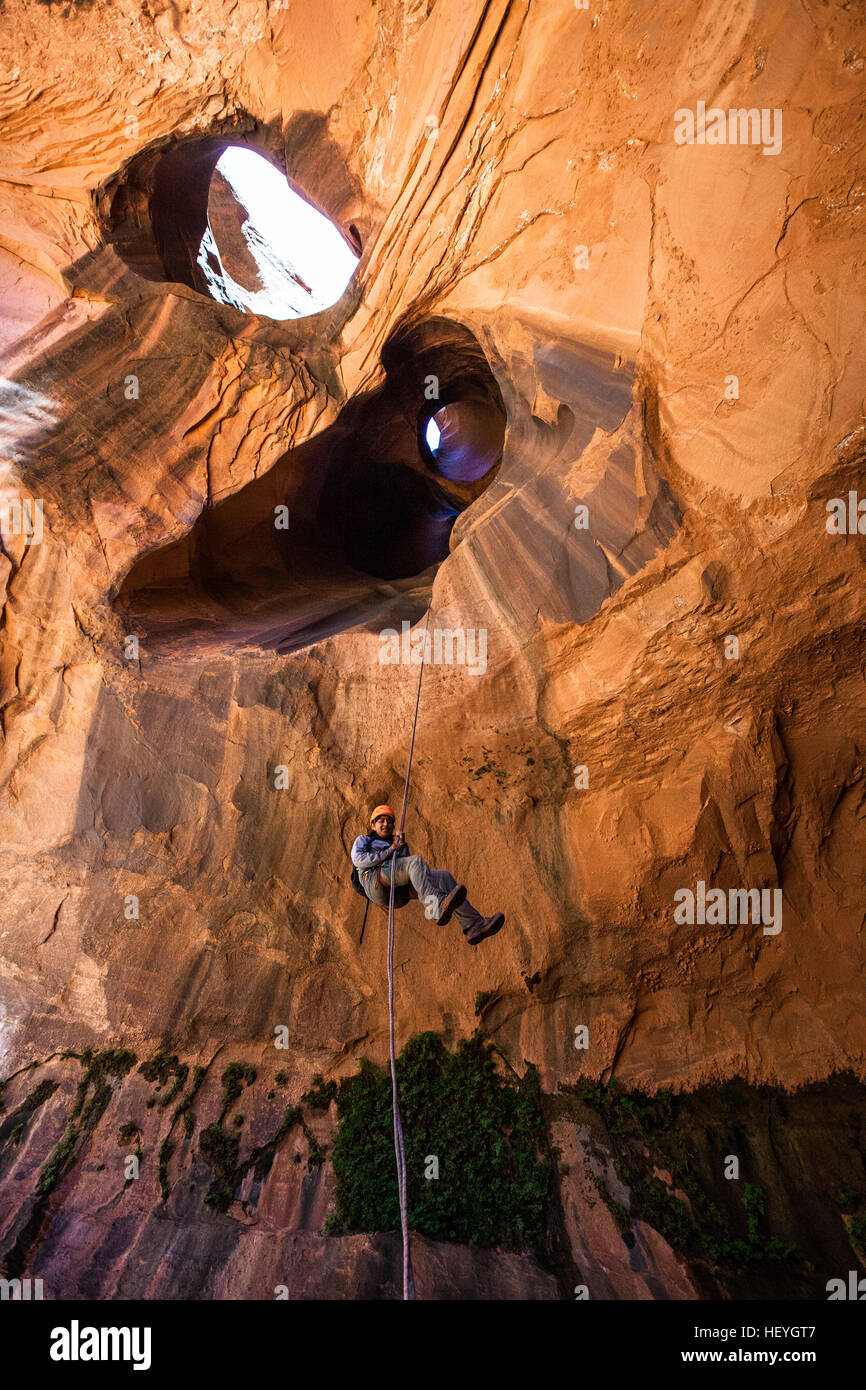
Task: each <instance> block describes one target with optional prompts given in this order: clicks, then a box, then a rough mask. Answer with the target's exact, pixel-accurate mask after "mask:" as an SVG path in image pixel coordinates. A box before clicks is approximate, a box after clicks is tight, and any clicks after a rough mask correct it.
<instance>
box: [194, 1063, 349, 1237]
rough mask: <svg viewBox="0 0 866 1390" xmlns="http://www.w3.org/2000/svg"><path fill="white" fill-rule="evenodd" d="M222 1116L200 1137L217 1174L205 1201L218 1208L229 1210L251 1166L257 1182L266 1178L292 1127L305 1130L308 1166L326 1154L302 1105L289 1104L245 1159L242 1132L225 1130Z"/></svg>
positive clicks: (239, 1118)
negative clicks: (271, 1132) (277, 1121)
mask: <svg viewBox="0 0 866 1390" xmlns="http://www.w3.org/2000/svg"><path fill="white" fill-rule="evenodd" d="M319 1080H321V1078H319ZM223 1084H224V1085H225V1076H224V1077H223ZM247 1084H248V1085H249V1084H251V1083H250V1082H247ZM224 1113H225V1112H223V1114H224ZM222 1120H223V1116H220V1119H219V1120H218V1121H217V1123H216V1124H213V1125H209V1126H208V1128H207V1129H205V1130H203V1131H202V1133H201V1135H200V1137H199V1153H200V1154H201V1156H202V1157H203V1158H204V1159H206V1160H207V1162H208V1163H209V1164H210V1165H211V1167H212V1168H213V1169H214V1178H213V1181H212V1182H211V1185H210V1187H209V1189H208V1193H207V1196H206V1197H205V1202H206V1203H207V1205H208V1206H211V1207H214V1208H215V1209H216V1210H217V1211H227V1210H228V1208H229V1207H230V1206H231V1204H232V1202H233V1201H234V1194H235V1192H236V1191H237V1189H238V1188H239V1187H240V1185H241V1183H242V1182H243V1180H244V1178H245V1176H246V1174H247V1173H248V1172H250V1170H252V1174H253V1178H254V1179H255V1181H256V1182H262V1181H264V1179H265V1178H266V1177H267V1175H268V1173H269V1171H270V1168H271V1164H272V1163H273V1161H274V1155H275V1154H276V1151H277V1148H278V1147H279V1145H280V1143H281V1142H282V1140H283V1139H284V1138H285V1137H286V1135H287V1134H288V1133H289V1131H290V1130H292V1129H294V1128H295V1127H296V1126H300V1128H301V1129H302V1130H303V1133H304V1137H305V1138H306V1141H307V1146H308V1149H309V1158H308V1167H310V1168H313V1167H317V1166H318V1165H319V1164H320V1163H321V1162H322V1161H323V1159H324V1157H325V1150H324V1149H323V1148H321V1147H320V1146H319V1144H318V1143H317V1142H316V1139H315V1136H314V1135H313V1134H312V1133H311V1132H310V1129H309V1127H308V1126H307V1123H306V1121H305V1120H304V1116H303V1112H302V1110H301V1107H300V1106H299V1105H289V1106H287V1107H286V1110H285V1112H284V1114H283V1117H282V1119H281V1120H280V1123H279V1124H278V1125H277V1128H276V1129H275V1130H274V1132H273V1134H272V1135H271V1137H270V1138H269V1139H267V1140H266V1141H265V1143H264V1144H260V1145H258V1146H257V1147H256V1148H254V1149H253V1150H252V1152H251V1153H250V1155H249V1157H248V1158H245V1159H244V1161H243V1163H241V1162H240V1161H239V1157H238V1155H239V1150H240V1135H239V1134H230V1133H228V1132H227V1131H226V1130H224V1129H223V1127H222ZM238 1121H240V1123H241V1124H243V1117H242V1116H240V1115H237V1116H235V1120H234V1124H235V1126H238ZM296 1161H300V1155H298V1156H296Z"/></svg>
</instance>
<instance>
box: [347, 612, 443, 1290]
mask: <svg viewBox="0 0 866 1390" xmlns="http://www.w3.org/2000/svg"><path fill="white" fill-rule="evenodd" d="M429 626H430V609H429V608H428V609H427V622H426V623H425V625H424V646H423V648H422V651H421V670H420V671H419V672H418V694H417V695H416V697H415V718H414V720H413V722H412V742H411V743H410V745H409V762H408V764H407V766H406V781H405V783H404V785H403V808H402V810H401V811H400V832H399V833H400V834H401V835H402V834H403V826H404V824H405V822H406V804H407V802H408V800H409V776H410V774H411V772H412V755H413V753H414V752H415V731H416V729H417V728H418V706H419V705H420V703H421V677H422V676H423V675H424V657H425V656H426V654H427V630H428V628H429ZM396 859H397V850H396V848H395V849H394V851H393V853H392V855H391V859H390V861H389V862H390V867H391V874H390V877H391V888H390V892H389V894H388V1022H389V1041H390V1051H391V1103H392V1106H393V1110H394V1155H395V1157H396V1160H397V1194H398V1197H399V1200H400V1229H401V1231H402V1233H403V1299H404V1301H406V1300H412V1299H414V1297H415V1279H414V1276H413V1274H412V1260H411V1257H410V1254H409V1214H408V1208H407V1203H406V1150H405V1148H404V1146H403V1124H402V1121H401V1119H400V1100H399V1097H398V1095H397V1058H396V1055H395V1052H394V885H395V882H396V878H397V875H396V874H395V872H394V867H395V864H396ZM362 935H363V933H362Z"/></svg>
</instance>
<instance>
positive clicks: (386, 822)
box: [370, 806, 395, 840]
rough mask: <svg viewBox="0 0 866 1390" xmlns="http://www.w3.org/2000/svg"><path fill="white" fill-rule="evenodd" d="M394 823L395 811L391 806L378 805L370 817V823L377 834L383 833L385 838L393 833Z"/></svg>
mask: <svg viewBox="0 0 866 1390" xmlns="http://www.w3.org/2000/svg"><path fill="white" fill-rule="evenodd" d="M394 823H395V822H394V812H393V811H392V810H391V807H390V806H377V807H376V808H375V810H374V811H373V814H372V815H371V817H370V824H371V825H372V827H373V829H374V830H375V832H376V834H377V835H381V836H382V838H383V839H384V840H387V839H389V838H390V836H391V835H393V833H394Z"/></svg>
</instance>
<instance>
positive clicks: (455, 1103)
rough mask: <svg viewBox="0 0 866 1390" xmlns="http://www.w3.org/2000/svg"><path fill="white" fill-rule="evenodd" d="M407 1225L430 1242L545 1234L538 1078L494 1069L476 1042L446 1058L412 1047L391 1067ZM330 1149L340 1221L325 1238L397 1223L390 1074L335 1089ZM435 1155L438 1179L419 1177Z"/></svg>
mask: <svg viewBox="0 0 866 1390" xmlns="http://www.w3.org/2000/svg"><path fill="white" fill-rule="evenodd" d="M397 1070H398V1084H399V1087H400V1110H401V1114H402V1118H403V1132H404V1139H405V1144H406V1170H407V1188H408V1205H409V1224H410V1226H411V1227H412V1229H413V1230H415V1231H420V1232H422V1233H423V1234H425V1235H428V1236H431V1237H432V1238H433V1239H436V1240H446V1241H463V1242H466V1241H473V1242H475V1243H476V1244H478V1245H504V1246H510V1247H512V1248H517V1247H521V1246H526V1245H533V1244H535V1243H536V1242H539V1241H540V1240H541V1237H542V1233H543V1229H544V1221H545V1213H546V1208H547V1201H548V1195H549V1191H550V1185H551V1179H552V1161H551V1158H550V1155H549V1153H548V1150H547V1138H546V1130H545V1125H544V1118H543V1115H542V1108H541V1089H540V1084H539V1080H538V1074H537V1072H536V1071H535V1069H534V1068H532V1067H531V1068H530V1069H529V1070H528V1072H527V1074H526V1076H525V1077H524V1078H523V1079H521V1078H520V1077H519V1076H517V1075H516V1073H513V1072H512V1073H511V1074H510V1075H503V1074H502V1073H501V1072H499V1071H498V1070H497V1068H496V1062H495V1057H494V1049H493V1048H492V1047H491V1046H490V1045H489V1044H487V1043H485V1042H484V1041H483V1040H482V1039H481V1038H479V1037H477V1036H476V1037H473V1038H471V1039H469V1040H467V1041H463V1042H460V1043H458V1046H457V1050H456V1052H454V1053H449V1052H447V1051H446V1049H445V1047H444V1045H443V1043H442V1040H441V1039H440V1038H439V1037H438V1036H437V1035H436V1034H435V1033H421V1034H419V1035H418V1036H416V1037H414V1038H411V1039H410V1040H409V1042H408V1043H407V1044H406V1047H405V1048H404V1050H403V1052H402V1053H401V1055H400V1057H399V1059H398V1063H397ZM337 1115H338V1119H339V1130H338V1133H337V1137H336V1140H335V1143H334V1155H333V1162H334V1172H335V1174H336V1177H337V1195H336V1212H335V1215H334V1217H333V1218H331V1219H330V1220H329V1222H328V1226H327V1228H326V1229H327V1231H328V1232H329V1233H337V1232H340V1231H390V1230H395V1229H396V1228H397V1227H398V1226H399V1208H398V1201H397V1184H396V1180H395V1174H394V1147H393V1130H392V1125H393V1119H392V1111H391V1079H390V1074H389V1073H386V1072H380V1071H379V1070H378V1069H377V1068H375V1067H373V1066H372V1065H371V1064H370V1063H369V1062H366V1061H365V1062H362V1063H361V1069H360V1071H359V1072H358V1073H357V1074H356V1075H355V1076H352V1077H348V1078H345V1079H344V1080H343V1081H341V1082H340V1084H339V1087H338V1093H337ZM432 1156H435V1157H436V1158H437V1159H438V1163H439V1177H438V1178H436V1177H432V1176H431V1177H430V1178H427V1177H425V1170H426V1169H427V1167H428V1163H429V1160H430V1158H431V1157H432Z"/></svg>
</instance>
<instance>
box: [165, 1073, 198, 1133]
mask: <svg viewBox="0 0 866 1390" xmlns="http://www.w3.org/2000/svg"><path fill="white" fill-rule="evenodd" d="M205 1070H206V1069H205V1068H204V1067H193V1071H192V1086H191V1087H190V1090H189V1094H188V1095H187V1096H186V1097H185V1099H184V1100H182V1101H181V1102H180V1105H178V1106H176V1107H175V1112H174V1114H173V1115H172V1117H171V1128H172V1129H173V1128H174V1125H175V1123H176V1121H177V1120H179V1119H180V1117H181V1115H182V1116H183V1128H184V1132H185V1133H186V1134H187V1135H190V1134H192V1132H193V1130H194V1129H195V1116H194V1115H193V1113H192V1103H193V1101H194V1100H195V1098H196V1096H197V1095H198V1093H199V1090H200V1088H201V1083H202V1082H203V1081H204V1078H205Z"/></svg>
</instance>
